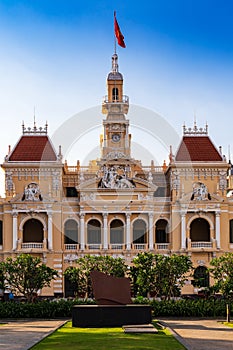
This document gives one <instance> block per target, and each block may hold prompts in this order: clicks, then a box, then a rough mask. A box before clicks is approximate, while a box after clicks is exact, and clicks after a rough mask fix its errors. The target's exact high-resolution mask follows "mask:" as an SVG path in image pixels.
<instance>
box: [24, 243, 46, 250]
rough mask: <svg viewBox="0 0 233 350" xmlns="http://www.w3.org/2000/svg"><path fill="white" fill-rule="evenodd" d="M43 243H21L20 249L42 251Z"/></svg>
mask: <svg viewBox="0 0 233 350" xmlns="http://www.w3.org/2000/svg"><path fill="white" fill-rule="evenodd" d="M42 248H44V243H21V249H42Z"/></svg>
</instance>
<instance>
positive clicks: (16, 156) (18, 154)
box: [9, 135, 57, 162]
mask: <svg viewBox="0 0 233 350" xmlns="http://www.w3.org/2000/svg"><path fill="white" fill-rule="evenodd" d="M56 160H57V156H56V154H55V152H54V149H53V147H52V145H51V142H50V140H49V138H48V136H37V135H36V136H24V135H23V136H22V137H21V139H20V140H19V142H18V143H17V145H16V146H15V148H14V149H13V151H12V153H11V155H10V157H9V161H12V162H19V161H21V162H40V161H56Z"/></svg>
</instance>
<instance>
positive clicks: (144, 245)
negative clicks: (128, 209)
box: [64, 213, 170, 250]
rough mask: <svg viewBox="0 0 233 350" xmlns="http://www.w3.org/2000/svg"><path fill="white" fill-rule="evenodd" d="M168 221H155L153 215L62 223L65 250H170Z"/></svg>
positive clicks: (98, 217) (82, 217)
mask: <svg viewBox="0 0 233 350" xmlns="http://www.w3.org/2000/svg"><path fill="white" fill-rule="evenodd" d="M169 227H170V225H169V221H168V220H167V219H158V220H156V221H154V218H153V214H152V213H149V214H147V215H146V214H144V215H140V216H139V217H138V216H135V214H130V213H126V214H121V213H120V214H118V213H116V214H107V213H104V214H102V215H101V214H99V215H93V216H91V217H90V216H89V215H88V216H87V218H86V216H85V215H84V214H81V215H80V216H79V218H69V219H66V220H65V222H64V245H65V250H73V249H81V250H85V249H113V250H120V249H128V250H129V249H140V250H141V249H143V250H144V249H145V250H146V249H148V248H149V249H151V250H153V249H156V248H157V249H169V243H170V234H169V231H170V230H169Z"/></svg>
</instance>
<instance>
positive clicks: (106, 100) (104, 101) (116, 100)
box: [103, 95, 129, 104]
mask: <svg viewBox="0 0 233 350" xmlns="http://www.w3.org/2000/svg"><path fill="white" fill-rule="evenodd" d="M103 103H127V104H129V96H126V95H123V96H122V99H121V100H119V99H114V100H112V101H109V99H108V95H106V96H104V97H103Z"/></svg>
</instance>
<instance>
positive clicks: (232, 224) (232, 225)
mask: <svg viewBox="0 0 233 350" xmlns="http://www.w3.org/2000/svg"><path fill="white" fill-rule="evenodd" d="M229 233H230V237H229V241H230V243H233V220H230V221H229Z"/></svg>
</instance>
